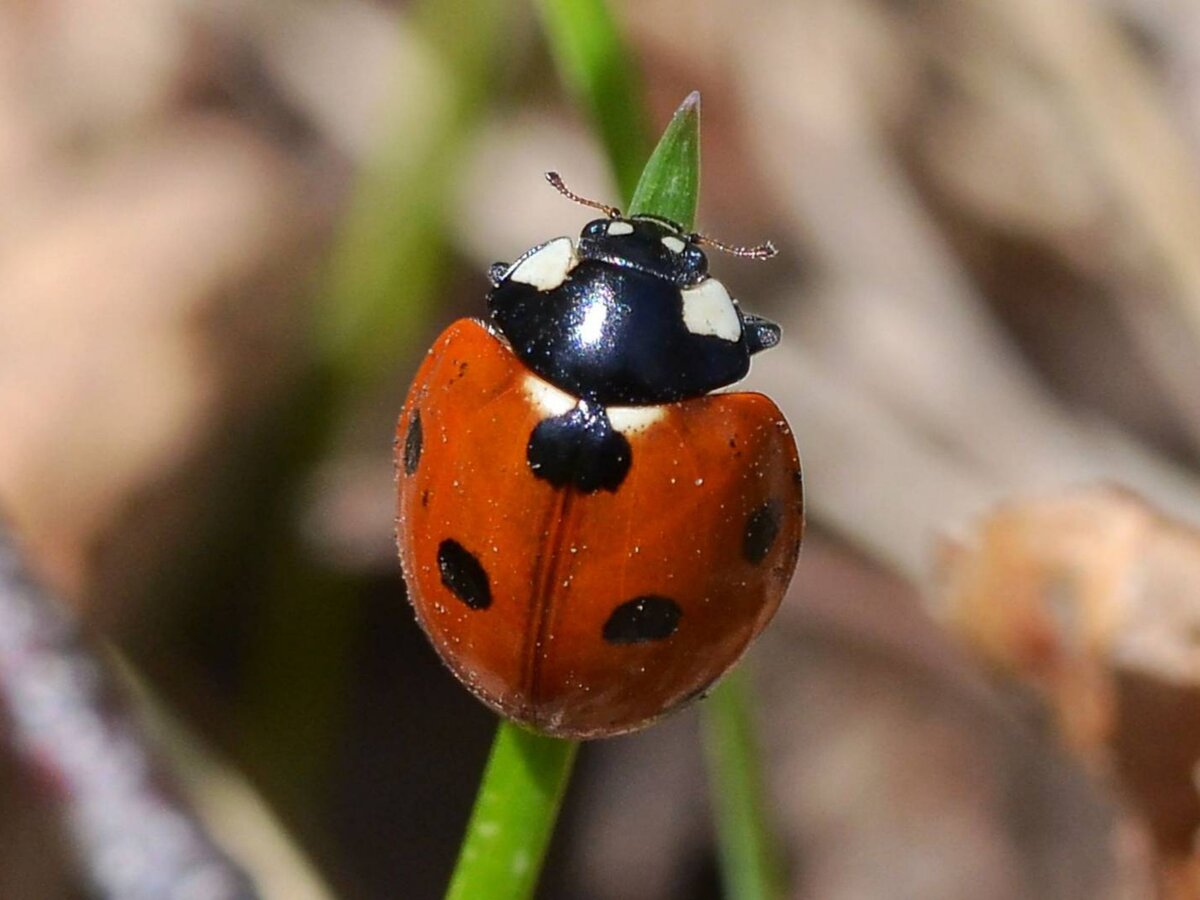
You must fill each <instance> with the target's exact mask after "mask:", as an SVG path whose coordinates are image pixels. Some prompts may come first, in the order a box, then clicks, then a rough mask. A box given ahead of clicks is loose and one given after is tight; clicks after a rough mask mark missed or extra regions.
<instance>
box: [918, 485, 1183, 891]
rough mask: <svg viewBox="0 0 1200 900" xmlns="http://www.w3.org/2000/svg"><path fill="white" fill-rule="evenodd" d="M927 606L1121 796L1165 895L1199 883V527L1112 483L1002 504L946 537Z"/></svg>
mask: <svg viewBox="0 0 1200 900" xmlns="http://www.w3.org/2000/svg"><path fill="white" fill-rule="evenodd" d="M933 608H934V611H935V614H936V615H937V617H938V618H939V619H940V620H941V621H942V623H943V624H944V625H945V626H946V627H947V628H948V629H949V630H950V631H951V633H952V634H954V635H955V636H957V637H958V638H959V639H960V640H962V641H963V643H964V644H965V645H966V646H967V647H968V648H969V649H970V650H971V651H972V652H974V653H975V654H977V655H978V656H979V657H980V658H982V659H983V660H984V661H985V662H986V663H987V664H988V665H989V667H991V668H992V669H993V670H994V671H995V672H997V673H998V674H1000V675H1002V676H1003V677H1005V678H1007V679H1010V680H1011V682H1012V683H1014V684H1016V685H1018V686H1020V688H1021V689H1022V690H1024V691H1030V692H1032V693H1033V695H1034V696H1035V697H1037V698H1038V699H1039V700H1040V702H1041V704H1042V705H1043V707H1044V709H1045V710H1046V712H1047V713H1048V715H1049V717H1050V719H1051V720H1052V721H1053V723H1054V725H1055V727H1056V730H1057V733H1058V734H1059V736H1060V737H1061V739H1062V740H1063V742H1064V743H1065V744H1066V745H1067V746H1068V747H1069V748H1070V749H1071V750H1072V751H1074V752H1075V753H1076V754H1077V755H1078V756H1079V757H1080V758H1081V759H1082V760H1083V761H1084V762H1085V764H1086V765H1087V766H1088V767H1089V768H1090V769H1091V770H1092V771H1093V772H1094V773H1095V774H1097V775H1099V776H1100V777H1102V778H1104V779H1105V780H1107V781H1109V782H1111V783H1113V784H1114V785H1115V786H1116V787H1117V789H1118V790H1119V791H1121V792H1122V793H1123V794H1124V795H1125V796H1126V798H1127V799H1128V800H1129V801H1131V803H1132V805H1133V807H1134V808H1135V809H1137V810H1138V812H1139V813H1140V815H1141V816H1142V817H1143V818H1144V819H1145V821H1146V823H1147V825H1148V827H1149V829H1150V832H1151V834H1152V835H1153V837H1154V839H1155V843H1156V846H1157V848H1158V850H1159V852H1160V853H1161V854H1162V855H1163V856H1164V857H1166V858H1167V863H1166V870H1167V871H1168V873H1169V874H1168V875H1167V876H1165V877H1164V882H1165V883H1166V884H1167V885H1168V886H1167V887H1166V888H1165V890H1167V893H1168V895H1170V896H1181V897H1182V896H1188V897H1196V896H1200V883H1197V882H1196V880H1195V877H1194V876H1195V872H1194V869H1195V860H1194V859H1191V858H1189V856H1190V854H1191V853H1192V852H1193V845H1194V841H1195V835H1196V830H1197V828H1198V827H1200V797H1198V796H1197V793H1196V787H1195V782H1194V779H1195V773H1196V770H1197V766H1198V765H1200V640H1198V638H1200V532H1197V531H1196V530H1194V529H1191V528H1188V527H1186V526H1184V525H1181V524H1179V523H1177V522H1173V521H1170V520H1167V519H1165V518H1164V517H1162V516H1161V515H1159V514H1158V513H1157V512H1155V511H1154V510H1153V509H1151V508H1150V507H1148V506H1147V505H1146V504H1144V503H1143V502H1142V501H1140V500H1139V499H1137V498H1136V497H1134V496H1133V495H1131V494H1129V493H1126V492H1124V491H1121V490H1117V489H1113V488H1091V489H1079V490H1076V491H1073V492H1069V493H1064V494H1061V495H1056V496H1049V497H1040V498H1036V499H1031V500H1028V501H1022V502H1014V503H1010V504H1008V505H1006V506H1004V507H1002V508H1000V509H997V510H996V511H995V512H993V513H992V514H991V515H989V516H987V517H986V518H984V519H983V520H982V521H981V522H980V523H979V525H978V527H977V528H976V530H975V532H974V533H973V534H972V535H971V536H970V537H969V538H967V539H965V540H963V541H962V542H960V543H956V544H951V543H947V544H946V545H945V547H944V551H943V553H942V559H941V564H940V589H939V592H938V594H937V597H936V600H935V602H934V604H933ZM1180 884H1183V885H1185V886H1186V885H1190V887H1185V888H1183V889H1179V888H1178V885H1180ZM1170 885H1175V887H1170ZM1179 890H1182V893H1180V892H1179Z"/></svg>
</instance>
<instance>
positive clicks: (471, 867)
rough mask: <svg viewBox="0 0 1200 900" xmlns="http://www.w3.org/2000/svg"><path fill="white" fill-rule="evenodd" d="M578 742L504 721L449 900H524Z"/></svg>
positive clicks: (532, 884)
mask: <svg viewBox="0 0 1200 900" xmlns="http://www.w3.org/2000/svg"><path fill="white" fill-rule="evenodd" d="M578 748H579V745H578V744H577V743H575V742H574V741H560V740H556V739H555V738H549V737H543V736H542V735H537V734H533V733H532V732H529V731H525V730H524V729H522V728H519V727H517V726H516V725H513V724H512V723H511V722H501V723H500V727H499V729H498V730H497V732H496V740H495V743H494V744H492V755H491V756H490V757H489V758H488V764H487V769H486V770H485V771H484V773H483V783H482V784H481V785H480V788H479V796H478V797H477V798H476V800H475V809H474V811H473V812H472V813H471V821H470V823H469V824H468V825H467V833H466V835H465V837H464V838H463V843H462V848H461V849H460V850H459V857H458V865H457V867H456V868H455V870H454V877H453V879H452V880H451V882H450V889H449V890H448V891H447V892H446V900H481V898H485V897H486V898H489V900H526V898H528V897H532V896H533V892H534V889H535V888H536V887H537V882H538V876H539V875H540V874H541V870H542V859H543V857H544V856H545V854H546V847H547V845H548V844H549V843H550V835H551V834H552V832H553V831H554V823H555V820H556V819H557V818H558V809H559V806H560V805H561V803H562V798H563V794H564V792H565V791H566V787H567V780H568V779H569V778H570V776H571V768H572V766H573V764H574V762H575V753H576V751H577V750H578Z"/></svg>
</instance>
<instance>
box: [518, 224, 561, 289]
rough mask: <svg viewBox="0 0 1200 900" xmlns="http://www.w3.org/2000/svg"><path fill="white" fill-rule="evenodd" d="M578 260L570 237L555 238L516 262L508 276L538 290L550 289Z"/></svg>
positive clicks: (556, 285) (555, 285) (558, 283)
mask: <svg viewBox="0 0 1200 900" xmlns="http://www.w3.org/2000/svg"><path fill="white" fill-rule="evenodd" d="M578 262H579V257H577V256H576V255H575V245H574V244H573V243H572V242H571V239H570V238H569V237H560V238H555V239H554V240H552V241H549V242H547V243H546V244H545V245H543V246H542V247H540V248H539V249H538V250H537V252H536V253H533V254H531V255H530V256H527V257H526V258H525V259H523V260H521V261H520V262H519V263H517V265H516V267H515V268H514V269H513V270H512V272H511V273H510V274H509V276H508V277H509V278H510V279H512V280H513V281H519V282H521V284H530V285H533V286H534V287H535V288H537V289H538V290H539V291H552V290H554V289H555V288H556V287H558V286H559V285H560V284H562V283H563V282H564V281H565V280H566V278H567V273H568V272H570V271H571V270H572V269H573V268H575V264H576V263H578Z"/></svg>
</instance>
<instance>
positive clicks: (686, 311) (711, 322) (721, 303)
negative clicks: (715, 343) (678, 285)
mask: <svg viewBox="0 0 1200 900" xmlns="http://www.w3.org/2000/svg"><path fill="white" fill-rule="evenodd" d="M680 293H681V294H682V295H683V324H684V325H686V326H687V330H688V331H690V332H691V333H692V334H711V335H713V336H715V337H719V338H721V339H722V340H725V341H736V340H738V339H739V338H741V336H742V320H741V319H740V318H739V317H738V313H737V309H735V308H734V305H733V301H732V300H731V299H730V298H729V291H727V290H725V285H723V284H721V282H719V281H717V279H715V278H705V279H704V280H703V281H702V282H700V283H699V284H698V285H696V286H695V287H690V288H684V289H683V290H682V291H680Z"/></svg>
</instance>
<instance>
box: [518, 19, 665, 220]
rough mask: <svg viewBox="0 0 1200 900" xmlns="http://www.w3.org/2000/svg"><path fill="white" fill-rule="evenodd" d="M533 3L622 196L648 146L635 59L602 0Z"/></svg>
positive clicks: (629, 190)
mask: <svg viewBox="0 0 1200 900" xmlns="http://www.w3.org/2000/svg"><path fill="white" fill-rule="evenodd" d="M538 9H539V12H540V13H541V19H542V27H543V29H544V30H545V32H546V37H547V40H548V42H549V45H550V53H551V55H553V57H554V62H555V64H556V65H557V67H558V71H559V76H560V77H561V78H562V80H563V82H564V83H565V84H566V85H567V87H568V88H569V89H570V91H571V93H572V94H573V95H574V96H575V98H576V101H577V102H578V103H579V104H580V105H581V106H582V107H583V108H584V109H585V110H586V111H587V113H588V115H589V116H591V119H592V122H593V124H594V125H595V127H596V131H597V133H598V134H599V136H600V141H601V143H603V144H604V149H605V152H606V153H607V155H608V161H609V164H610V166H611V167H612V171H613V175H614V176H615V177H616V179H617V187H618V188H619V189H620V191H621V196H622V197H625V198H626V199H628V198H629V197H630V196H631V195H632V193H633V189H634V185H636V184H637V180H638V176H639V174H640V173H641V171H642V166H643V165H644V163H645V159H646V153H647V152H648V151H649V149H650V139H649V135H650V129H649V125H648V121H649V119H648V117H647V115H646V110H645V106H644V105H643V104H642V102H641V96H642V90H641V84H640V79H639V78H638V66H637V63H636V61H635V60H634V59H633V57H632V54H631V53H630V52H629V49H628V48H627V47H626V46H625V42H624V41H623V40H622V39H621V35H620V32H618V30H617V26H616V23H615V22H614V21H613V17H612V13H611V12H610V10H609V8H608V4H606V3H605V2H604V0H539V3H538Z"/></svg>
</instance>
